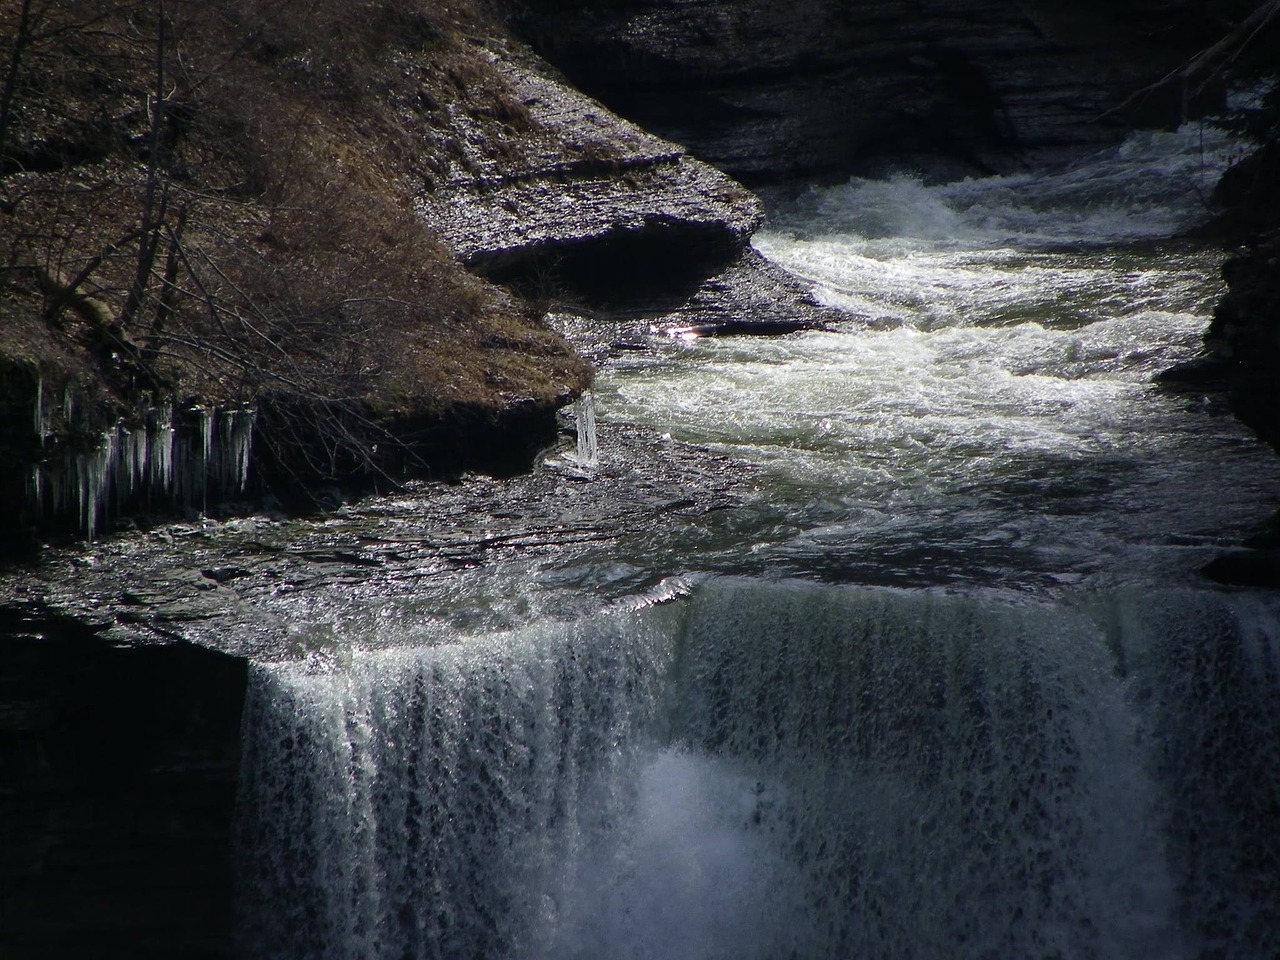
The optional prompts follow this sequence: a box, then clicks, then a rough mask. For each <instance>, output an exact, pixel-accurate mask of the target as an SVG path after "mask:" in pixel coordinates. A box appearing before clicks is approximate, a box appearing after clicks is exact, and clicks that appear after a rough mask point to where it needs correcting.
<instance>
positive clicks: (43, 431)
mask: <svg viewBox="0 0 1280 960" xmlns="http://www.w3.org/2000/svg"><path fill="white" fill-rule="evenodd" d="M35 431H36V436H37V437H39V438H40V444H41V446H43V445H44V438H45V437H46V436H47V435H48V433H49V424H48V421H47V414H46V413H45V409H44V377H43V376H38V377H36V422H35Z"/></svg>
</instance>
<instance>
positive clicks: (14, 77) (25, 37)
mask: <svg viewBox="0 0 1280 960" xmlns="http://www.w3.org/2000/svg"><path fill="white" fill-rule="evenodd" d="M33 2H34V0H22V9H21V10H20V11H19V13H18V29H17V32H16V33H15V34H14V36H13V50H12V51H11V52H10V54H9V69H8V70H7V71H5V77H4V87H3V89H0V172H3V169H4V160H5V141H6V139H7V137H8V134H9V119H10V117H11V116H12V115H13V99H14V96H15V95H16V94H17V91H18V76H19V74H20V73H21V71H22V55H23V54H24V53H25V52H26V49H27V44H29V43H30V42H31V35H32V33H33V32H34V25H33V24H32V19H33V18H32V14H31V6H32V3H33Z"/></svg>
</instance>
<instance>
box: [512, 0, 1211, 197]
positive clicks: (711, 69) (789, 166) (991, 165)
mask: <svg viewBox="0 0 1280 960" xmlns="http://www.w3.org/2000/svg"><path fill="white" fill-rule="evenodd" d="M523 6H524V9H525V11H526V12H525V13H524V15H523V16H522V17H521V18H520V19H519V20H518V21H517V24H518V29H520V30H521V31H522V32H523V33H524V35H525V36H526V37H528V38H529V39H530V40H531V41H532V42H533V44H534V46H535V47H536V48H537V49H538V50H539V51H540V52H541V53H542V54H543V55H544V56H546V57H547V58H548V59H549V60H550V61H552V62H553V63H554V64H556V65H557V66H558V67H559V68H560V69H562V70H564V72H565V73H566V74H567V75H568V76H569V77H570V79H571V80H573V81H574V83H576V84H577V85H579V86H580V87H581V88H583V89H585V90H587V91H588V92H590V93H592V94H593V95H595V96H597V97H599V98H600V99H601V100H602V101H604V102H605V103H606V104H608V105H609V106H610V107H612V108H614V109H616V110H618V111H619V112H620V113H622V114H624V115H625V116H628V117H631V118H633V119H635V120H637V121H638V122H640V123H641V124H643V125H644V126H645V127H646V128H647V129H650V130H653V131H655V132H657V133H660V134H661V135H663V136H665V137H668V138H670V139H672V140H675V141H677V142H679V143H683V144H685V145H686V146H688V147H689V149H690V150H691V151H692V152H693V153H694V154H695V155H696V156H698V157H699V158H701V159H703V160H706V161H708V162H710V163H713V164H715V165H716V166H717V167H719V168H721V169H723V170H726V171H728V172H729V173H731V174H732V175H733V176H735V177H738V178H740V179H742V180H743V181H744V182H746V183H748V184H749V185H753V186H754V185H764V184H771V183H778V182H786V181H794V180H797V179H814V178H823V177H843V176H848V175H849V174H850V173H868V172H871V173H874V172H878V171H881V170H883V169H885V168H888V167H899V168H900V167H902V166H908V167H910V166H916V167H919V168H921V169H923V170H925V171H926V172H933V173H937V174H939V175H943V176H946V175H956V174H965V173H979V172H982V173H985V172H1004V171H1009V170H1012V169H1016V168H1019V167H1023V166H1028V165H1038V164H1043V163H1046V162H1057V161H1061V160H1065V159H1069V158H1071V157H1074V156H1078V155H1079V154H1080V153H1081V152H1082V151H1086V150H1090V149H1093V148H1097V147H1099V146H1101V145H1104V144H1107V143H1109V142H1113V141H1114V140H1116V139H1118V138H1119V137H1120V136H1121V135H1122V134H1123V132H1124V131H1125V130H1127V129H1130V128H1131V127H1132V126H1134V125H1135V123H1146V124H1148V125H1165V124H1169V123H1176V122H1177V121H1178V119H1179V117H1180V114H1181V110H1182V109H1183V107H1184V105H1183V104H1182V103H1181V102H1179V98H1180V95H1181V91H1164V92H1160V93H1153V94H1151V95H1149V96H1147V97H1145V98H1139V99H1137V100H1135V101H1134V102H1132V103H1126V101H1128V100H1129V99H1130V97H1131V96H1132V95H1133V94H1134V93H1135V92H1136V91H1138V90H1141V89H1143V88H1144V87H1146V86H1147V85H1149V84H1151V83H1152V82H1153V81H1155V80H1158V79H1159V78H1160V77H1162V76H1163V75H1164V74H1165V73H1166V72H1167V71H1169V70H1170V69H1172V68H1173V67H1174V66H1176V65H1178V64H1179V63H1180V62H1181V61H1182V59H1183V58H1184V57H1185V55H1186V52H1187V51H1188V50H1194V49H1196V48H1197V47H1198V46H1199V45H1200V44H1201V43H1202V42H1203V41H1204V39H1205V37H1206V36H1207V35H1211V32H1212V29H1213V27H1212V26H1211V24H1212V19H1211V17H1210V15H1209V14H1206V13H1205V12H1204V5H1203V4H1200V5H1197V4H1194V3H1186V2H1168V0H1166V2H1160V0H1117V2H1114V3H1107V4H1103V3H1077V4H1072V5H1070V6H1063V5H1062V4H1059V3H1054V2H1049V0H914V2H909V3H908V2H903V0H862V2H856V3H850V2H847V0H796V2H792V3H784V4H780V3H775V2H771V0H615V2H610V3H598V4H578V3H572V4H571V3H564V2H560V0H529V2H527V3H525V4H524V5H523ZM1206 24H1209V25H1210V26H1209V31H1210V32H1209V33H1206V32H1205V26H1206ZM1122 105H1123V109H1121V107H1122Z"/></svg>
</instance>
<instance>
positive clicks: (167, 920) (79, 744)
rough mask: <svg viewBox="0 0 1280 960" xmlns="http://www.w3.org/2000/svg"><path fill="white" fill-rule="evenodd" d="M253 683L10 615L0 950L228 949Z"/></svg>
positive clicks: (204, 663)
mask: <svg viewBox="0 0 1280 960" xmlns="http://www.w3.org/2000/svg"><path fill="white" fill-rule="evenodd" d="M245 682H246V673H245V664H244V662H243V661H240V660H236V659H233V658H231V657H228V656H225V655H223V654H219V653H214V652H213V651H210V650H205V649H202V648H199V647H196V646H192V645H189V644H185V643H175V644H169V645H153V646H129V645H113V644H109V643H107V642H105V641H104V640H103V639H101V638H100V637H99V636H97V635H96V634H95V632H94V631H93V630H90V629H88V628H86V627H84V626H83V625H81V624H77V623H75V622H72V621H68V620H65V619H63V618H55V617H49V616H47V615H45V614H42V613H40V612H39V611H38V610H35V609H31V610H27V611H24V610H21V609H16V608H12V607H11V608H6V609H4V610H0V850H2V851H3V856H2V857H0V955H2V956H5V957H45V958H49V960H56V958H68V960H69V958H75V957H100V958H115V957H119V958H124V957H130V958H146V957H156V958H158V957H186V958H192V960H197V958H203V957H221V956H226V955H227V953H228V945H229V930H230V919H231V852H230V843H229V838H230V833H231V819H232V812H233V809H234V800H235V790H236V780H237V775H238V772H239V730H240V709H241V704H242V702H243V698H244V688H245Z"/></svg>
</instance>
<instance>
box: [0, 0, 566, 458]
mask: <svg viewBox="0 0 1280 960" xmlns="http://www.w3.org/2000/svg"><path fill="white" fill-rule="evenodd" d="M0 22H2V23H3V27H2V28H0V36H4V37H5V38H6V41H7V42H6V44H5V46H4V48H3V49H0V57H2V58H3V59H2V60H0V85H2V86H0V255H2V256H3V262H4V274H3V281H2V282H0V331H2V333H3V336H2V337H0V366H3V367H4V371H5V374H4V376H5V382H6V389H5V391H4V392H5V394H6V396H4V397H3V398H2V399H3V400H4V401H5V402H7V403H10V404H12V403H15V402H19V400H20V397H19V395H22V396H25V397H27V398H28V399H27V400H26V402H27V403H28V404H29V403H31V402H32V401H31V400H30V399H29V398H30V396H31V395H33V394H34V385H35V382H36V380H37V379H42V380H43V382H44V383H45V385H46V389H49V388H58V387H59V386H60V385H67V384H69V385H70V386H71V387H72V389H73V391H74V392H75V393H76V394H77V396H78V398H79V400H80V402H79V403H78V405H77V407H78V409H79V410H80V411H82V414H81V420H80V421H79V422H77V423H62V424H60V427H61V428H62V429H63V431H64V432H68V431H73V430H80V431H81V432H85V433H88V432H91V431H92V430H94V429H97V428H98V427H100V426H101V425H103V424H104V423H105V422H107V421H110V420H114V418H116V417H119V416H121V415H126V416H127V415H128V414H129V412H130V411H132V410H136V409H138V408H139V406H140V405H143V404H158V403H162V402H177V403H179V404H193V403H201V404H206V405H208V404H212V405H221V406H229V405H231V406H233V405H241V404H254V405H256V406H257V408H258V410H259V416H260V418H262V419H263V420H264V421H266V422H267V423H269V425H270V429H261V430H259V436H260V437H261V438H264V439H265V440H266V441H267V442H269V443H271V444H273V445H274V446H275V447H276V449H275V450H274V451H263V452H265V453H271V454H273V455H274V457H275V460H276V461H277V462H278V463H280V464H285V465H288V466H289V468H290V469H294V470H296V469H298V468H299V467H302V468H304V470H305V471H306V472H309V473H312V474H318V475H320V476H334V475H340V474H342V473H344V472H353V471H357V470H363V471H367V470H369V469H370V468H373V469H376V470H380V469H385V468H389V467H390V466H392V464H393V461H399V462H401V463H402V460H403V457H402V456H396V457H392V458H390V459H388V458H387V457H386V452H387V450H388V449H391V448H395V447H396V446H397V445H396V444H389V443H387V442H385V441H387V440H388V439H390V438H391V437H393V436H396V435H400V436H404V435H405V434H406V432H408V431H411V430H415V429H416V430H422V429H424V427H423V425H424V424H429V423H433V422H434V423H439V422H445V421H450V420H456V419H457V418H458V416H459V414H464V415H465V418H466V419H468V420H469V421H471V422H474V421H475V420H477V419H481V420H483V419H485V418H488V419H496V418H498V417H500V416H501V415H503V414H505V413H508V412H510V411H511V410H516V409H522V408H523V409H528V408H529V407H530V406H536V407H539V408H543V409H546V408H550V407H554V406H555V405H557V404H559V403H562V402H563V401H564V399H565V398H566V397H568V396H571V395H572V394H574V393H575V392H576V391H578V390H580V389H581V388H582V387H583V386H584V385H585V383H586V382H587V380H588V378H589V375H590V372H589V368H588V367H587V366H586V365H585V364H584V363H582V362H581V361H580V360H579V359H578V358H577V357H576V356H574V355H573V353H572V351H571V350H570V349H569V348H568V346H567V345H566V344H565V343H564V342H563V341H562V340H561V339H560V338H559V337H557V336H556V335H554V334H553V333H551V332H550V331H548V330H547V329H545V328H544V327H543V326H542V325H541V322H540V318H538V317H537V316H535V315H533V314H532V313H531V311H530V310H529V309H528V308H527V307H526V306H525V305H523V304H521V303H520V302H518V301H516V300H514V299H513V298H512V297H511V296H510V295H509V294H507V293H506V292H504V291H503V290H501V289H500V288H497V287H495V286H493V285H491V284H488V283H486V282H484V281H482V280H480V279H477V278H475V277H473V276H471V275H469V274H467V273H466V272H465V271H463V270H462V269H461V268H460V267H459V266H458V264H457V263H456V261H455V259H454V257H453V254H452V252H451V251H450V250H449V249H447V248H446V247H445V246H444V245H443V244H441V243H440V242H439V241H438V239H437V238H436V237H435V236H433V235H432V233H431V232H430V230H429V229H428V228H427V227H425V226H424V225H423V223H422V222H421V220H420V219H419V218H418V217H417V216H415V214H414V209H413V205H414V200H415V197H417V196H418V195H419V194H420V193H421V192H422V191H424V190H429V189H431V188H432V187H433V186H434V180H435V178H437V177H439V176H440V175H441V173H442V172H447V171H448V170H450V169H451V168H452V167H453V166H455V165H456V164H457V163H459V162H465V160H466V158H467V157H470V156H473V155H474V154H475V153H476V151H477V150H479V151H481V152H483V151H485V150H489V151H501V150H504V149H510V143H511V142H513V141H517V140H518V139H519V138H521V137H523V136H526V135H527V133H528V131H527V127H528V125H529V122H530V121H529V120H528V116H527V112H526V111H524V110H523V109H522V106H521V104H519V103H518V102H515V101H514V100H512V98H511V97H510V96H509V95H508V92H507V90H506V89H505V87H504V84H503V81H502V78H501V77H500V76H498V75H497V74H496V72H495V71H494V70H493V69H492V67H491V65H490V60H489V59H488V58H487V57H486V56H485V55H484V42H486V41H484V40H483V38H486V37H488V38H492V37H494V36H499V35H500V33H501V31H500V28H499V27H498V26H497V25H496V24H495V21H494V18H493V17H491V16H489V15H488V14H487V13H486V12H485V11H484V10H483V9H482V8H481V6H480V5H479V4H478V3H476V2H470V0H462V2H449V0H444V2H441V0H377V2H369V3H359V4H356V3H345V2H340V0H272V2H266V0H3V3H0ZM488 42H492V41H488ZM458 117H465V118H466V120H467V129H469V130H476V129H479V130H481V131H482V132H483V133H484V134H485V136H483V137H482V141H483V142H482V143H481V144H480V145H479V146H478V147H477V145H475V144H463V143H460V142H459V141H458V139H457V137H456V136H455V128H456V127H457V124H456V122H455V120H456V118H458ZM460 158H461V159H460ZM380 441H382V443H381V449H382V452H381V453H377V454H375V452H374V451H375V450H377V449H378V445H379V442H380ZM399 449H400V451H401V454H403V453H404V451H405V449H406V448H405V447H404V445H400V446H399Z"/></svg>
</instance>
